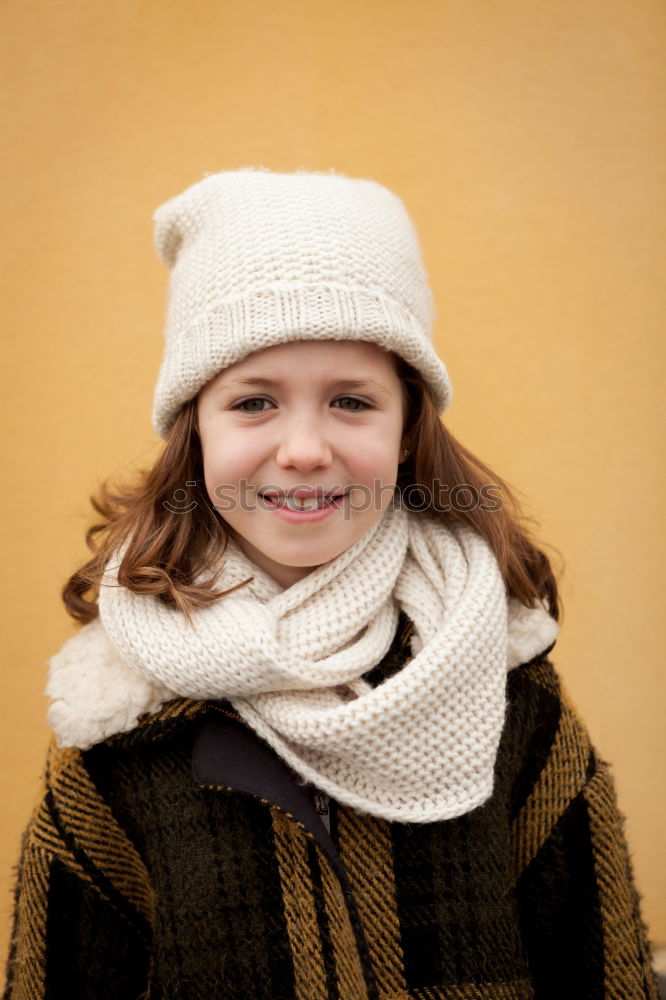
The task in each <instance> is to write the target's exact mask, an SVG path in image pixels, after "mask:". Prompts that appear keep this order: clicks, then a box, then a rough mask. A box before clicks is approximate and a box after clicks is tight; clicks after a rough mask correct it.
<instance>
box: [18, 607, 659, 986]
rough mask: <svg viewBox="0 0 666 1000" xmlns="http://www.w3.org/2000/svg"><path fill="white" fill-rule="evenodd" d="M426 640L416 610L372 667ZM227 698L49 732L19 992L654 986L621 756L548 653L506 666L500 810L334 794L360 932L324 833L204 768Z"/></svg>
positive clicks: (335, 829)
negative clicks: (352, 802)
mask: <svg viewBox="0 0 666 1000" xmlns="http://www.w3.org/2000/svg"><path fill="white" fill-rule="evenodd" d="M407 625H408V623H407ZM408 637H409V628H408V627H406V626H405V622H404V620H403V622H402V623H401V628H400V629H399V632H398V633H397V636H396V642H395V643H394V647H393V648H392V650H391V651H390V653H389V654H388V655H387V657H386V659H385V661H384V663H383V664H381V665H380V667H379V668H375V670H374V671H372V674H371V675H369V679H370V680H371V683H381V681H382V679H383V678H384V677H386V676H389V675H390V674H391V673H392V672H394V671H395V670H396V669H399V668H400V666H401V664H402V663H404V659H405V656H406V655H407V648H408V647H407V640H408ZM217 707H218V706H215V705H211V704H209V703H205V702H192V701H186V700H184V699H179V700H177V701H173V702H171V703H169V704H168V705H166V706H165V707H164V709H163V710H162V711H161V712H160V713H159V714H157V715H155V716H152V717H150V718H146V719H143V720H142V721H141V723H140V724H139V726H137V727H136V729H134V730H132V732H130V733H125V734H119V735H118V736H115V737H113V738H111V739H110V740H107V741H106V742H104V743H102V744H99V745H97V746H95V747H93V748H92V749H91V750H88V751H85V752H81V751H78V750H72V749H65V750H59V749H57V748H56V747H55V746H51V747H50V749H49V754H48V760H47V766H46V771H45V776H44V786H43V789H42V794H41V797H40V800H39V803H38V806H37V808H36V809H35V812H34V815H33V816H32V817H31V819H30V822H29V824H28V827H27V830H26V832H25V834H24V838H23V842H22V849H21V857H20V862H19V865H18V867H17V877H16V897H15V907H14V932H13V938H12V944H11V951H10V955H9V962H8V978H7V987H6V992H5V1000H42V998H49V1000H61V998H62V1000H64V998H67V1000H78V998H86V1000H87V998H90V1000H93V998H94V1000H106V998H109V1000H111V998H116V1000H139V998H143V1000H189V998H196V1000H217V998H225V1000H226V998H229V1000H232V998H248V1000H249V998H252V1000H366V998H368V1000H372V998H374V997H377V998H379V1000H454V998H461V1000H462V998H465V1000H472V998H473V1000H491V998H492V1000H529V998H536V1000H550V998H553V1000H555V998H557V1000H577V998H581V1000H582V998H586V1000H587V998H589V1000H593V998H594V1000H596V998H599V1000H602V998H612V1000H625V998H626V1000H637V998H652V1000H657V989H656V984H655V980H654V976H653V973H652V969H651V964H650V955H649V950H648V943H647V935H646V930H645V927H644V925H643V923H642V920H641V916H640V910H639V900H638V896H637V893H636V889H635V887H634V881H633V876H632V871H631V865H630V860H629V857H628V852H627V847H626V841H625V837H624V832H623V824H622V817H621V815H620V813H619V812H618V809H617V804H616V799H615V794H614V790H613V785H612V779H611V776H610V772H609V767H608V765H607V764H606V763H605V762H603V761H601V760H600V759H599V758H598V757H597V755H596V754H595V752H594V749H593V747H592V746H591V744H590V740H589V738H588V735H587V733H586V730H585V728H584V726H583V725H582V724H581V722H580V720H579V719H578V718H577V717H576V715H575V712H574V711H573V709H572V708H571V706H570V704H569V701H568V699H567V697H566V695H565V694H564V692H563V691H562V687H561V683H560V681H559V679H558V677H557V674H556V672H555V670H554V668H553V666H552V664H551V662H550V661H549V660H548V659H547V657H545V656H544V657H541V658H538V659H537V660H536V661H535V662H532V663H530V664H526V665H525V666H523V667H520V668H518V669H517V670H514V671H512V672H511V674H510V676H509V686H508V712H507V719H506V724H505V728H504V733H503V738H502V743H501V747H500V751H499V754H498V759H497V767H496V780H495V790H494V794H493V796H492V797H491V799H490V800H489V801H488V802H486V803H485V804H484V805H483V806H482V807H480V808H478V809H475V810H474V811H473V812H471V813H468V814H467V815H465V816H461V817H459V818H457V819H454V820H448V821H446V822H442V823H432V824H426V825H419V824H397V823H388V822H385V821H383V820H379V819H376V818H373V817H369V816H365V815H360V814H358V813H356V812H355V811H354V810H352V809H347V808H345V807H343V806H340V805H339V804H337V803H335V802H331V803H330V825H331V838H332V841H333V843H334V845H335V848H336V850H337V852H338V854H339V857H340V860H341V861H342V863H343V865H344V869H345V871H346V873H347V875H348V880H349V886H350V887H351V891H352V893H353V898H354V900H355V902H356V908H357V911H358V917H360V923H361V925H362V932H363V933H362V936H363V939H364V940H363V942H362V943H363V944H364V947H363V948H361V947H359V935H358V932H356V933H355V930H354V926H353V920H352V919H351V917H350V911H349V902H348V899H347V897H346V894H345V891H343V887H342V885H341V882H340V879H339V877H338V875H337V874H336V872H335V871H334V866H333V865H332V864H331V861H330V856H327V854H326V852H325V851H324V850H322V848H321V845H320V844H319V843H318V840H317V837H316V836H313V834H312V833H311V832H310V831H309V830H308V829H306V828H305V827H304V826H303V825H302V824H301V823H299V822H297V821H296V820H295V819H294V817H293V816H290V815H289V814H287V813H285V812H284V811H283V810H281V809H280V808H279V807H278V806H276V805H275V803H273V802H271V801H270V799H268V798H263V797H262V796H256V795H249V794H246V793H244V792H243V791H242V789H241V788H229V787H224V788H223V787H219V788H215V787H203V786H200V785H198V784H197V782H196V781H195V780H194V778H193V776H192V751H193V747H194V743H195V740H196V738H197V732H198V731H199V730H200V727H201V725H202V724H203V722H204V721H205V720H206V718H209V717H210V713H211V712H214V711H215V710H216V708H217Z"/></svg>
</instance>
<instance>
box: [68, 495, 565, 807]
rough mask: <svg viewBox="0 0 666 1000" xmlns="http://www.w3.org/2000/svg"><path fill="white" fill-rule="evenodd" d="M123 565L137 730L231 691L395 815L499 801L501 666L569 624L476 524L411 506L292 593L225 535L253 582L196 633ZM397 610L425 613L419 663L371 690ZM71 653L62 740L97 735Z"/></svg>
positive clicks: (116, 590)
mask: <svg viewBox="0 0 666 1000" xmlns="http://www.w3.org/2000/svg"><path fill="white" fill-rule="evenodd" d="M118 564H119V563H118V560H117V559H114V560H111V562H110V563H109V565H108V566H107V570H106V574H105V577H104V580H103V586H102V587H101V588H100V597H99V610H100V618H101V626H102V628H103V630H104V632H105V634H106V641H107V643H108V642H109V641H110V644H111V646H112V647H113V649H114V650H115V651H116V653H119V654H120V658H121V659H122V661H123V669H124V670H125V679H127V680H129V678H128V677H127V675H128V674H132V673H133V674H134V678H133V679H132V680H131V681H130V683H131V684H133V685H134V689H135V695H134V696H133V699H131V701H132V704H131V712H130V716H131V718H129V719H127V720H125V723H126V724H127V722H129V723H130V724H131V722H132V721H134V720H135V719H136V717H137V715H138V714H139V713H140V712H142V711H143V712H146V711H155V707H156V706H158V705H159V704H161V703H163V702H164V701H166V700H168V698H169V697H171V698H173V697H177V696H184V697H188V698H194V699H223V698H225V699H229V700H230V701H231V703H232V704H233V706H234V707H235V708H236V710H237V711H238V712H239V713H240V715H241V716H242V718H243V719H244V720H245V721H246V722H247V723H248V724H249V725H250V726H251V727H252V728H253V729H254V730H255V731H256V732H257V733H258V734H259V735H260V736H261V737H263V738H264V739H265V740H266V741H267V742H268V743H269V744H270V745H271V746H272V747H273V748H274V750H275V751H276V752H277V753H278V754H279V755H280V757H282V758H283V759H284V760H285V761H287V762H288V764H290V765H291V766H292V768H293V769H294V770H295V771H296V772H297V773H298V774H299V775H300V776H301V777H302V778H304V779H306V780H308V781H310V782H312V783H313V784H314V785H316V786H317V787H318V788H320V789H322V790H323V791H325V792H327V793H328V794H329V795H331V796H333V797H334V798H336V799H337V800H338V801H340V802H342V803H344V804H346V805H349V806H352V807H353V808H355V809H357V810H359V811H362V812H368V813H371V814H373V815H376V816H381V817H383V818H385V819H388V820H396V821H401V822H433V821H435V820H442V819H447V818H450V817H452V816H458V815H460V814H462V813H465V812H468V811H469V810H470V809H473V808H475V807H476V806H478V805H480V804H481V803H482V802H484V801H485V800H486V799H487V798H488V797H489V796H490V795H491V793H492V787H493V769H494V763H495V756H496V752H497V747H498V744H499V739H500V735H501V731H502V726H503V721H504V715H505V685H506V672H507V668H508V667H511V666H514V665H516V664H517V663H519V662H524V661H525V659H529V658H531V656H534V655H536V654H537V653H538V652H541V651H542V650H543V649H544V648H546V646H547V645H550V644H551V643H552V641H553V640H554V638H555V636H556V634H557V631H558V626H557V624H556V623H555V622H554V620H553V619H552V618H551V617H550V616H549V615H547V614H546V612H545V610H544V609H543V608H538V607H537V608H534V609H526V608H523V606H522V605H518V604H517V602H513V607H512V609H509V606H508V604H507V598H506V591H505V586H504V582H503V579H502V576H501V574H500V571H499V568H498V566H497V562H496V560H495V557H494V555H493V553H492V550H491V549H490V548H489V546H488V545H487V544H486V542H485V541H484V540H483V539H482V538H481V537H480V536H479V535H478V534H477V533H476V532H475V531H474V530H473V529H472V528H471V527H469V526H468V525H466V524H461V523H458V522H451V523H450V524H445V523H443V522H442V520H441V519H435V518H434V516H432V515H430V514H424V513H408V512H406V511H405V510H402V509H397V510H395V509H392V508H389V509H388V510H387V511H386V512H385V513H384V514H383V515H382V517H381V518H380V519H379V521H378V522H377V523H376V524H375V525H373V527H372V528H371V529H370V530H369V531H368V532H366V533H365V534H364V535H363V536H362V538H360V539H359V540H358V541H357V542H356V543H355V544H354V545H352V546H351V548H349V549H347V550H346V551H345V552H343V553H342V554H341V555H339V556H338V557H336V558H335V559H333V560H331V561H330V562H329V563H326V564H324V565H322V566H320V567H318V568H317V569H315V570H314V571H313V572H312V573H310V574H309V575H308V576H306V577H305V578H304V579H302V580H300V581H299V582H298V583H296V584H294V585H293V586H291V587H289V588H287V589H286V590H283V589H282V588H281V587H280V586H279V585H278V584H277V583H275V582H274V581H273V580H272V579H271V578H270V577H269V576H268V575H267V574H265V573H264V572H262V571H261V570H259V569H258V567H257V566H255V565H254V564H253V563H252V562H250V561H249V560H248V559H247V558H246V557H245V555H244V554H243V553H242V551H241V550H240V548H239V547H238V546H237V545H236V544H235V542H233V541H231V542H230V544H229V546H228V548H227V552H226V553H225V556H224V561H223V567H224V568H223V571H222V574H221V576H220V580H219V587H220V589H223V588H224V589H226V588H228V587H229V586H233V585H234V584H236V583H239V582H241V581H243V580H247V579H248V577H250V576H253V577H254V579H253V581H252V583H250V584H249V585H248V586H246V587H243V588H241V589H240V590H238V591H236V592H234V593H232V594H230V595H228V596H226V597H223V598H222V599H221V600H220V601H218V602H216V603H215V604H213V605H211V606H209V607H208V608H205V609H203V610H202V611H198V612H195V613H194V615H193V618H194V623H195V626H194V628H192V627H189V626H188V625H187V623H186V622H185V619H184V617H183V615H182V614H181V613H180V612H178V611H176V610H173V609H170V608H167V607H166V606H165V605H164V604H163V603H162V602H160V601H159V600H158V599H157V598H153V597H146V596H142V595H137V594H134V593H132V592H131V591H129V590H127V589H126V588H124V587H119V586H118V585H117V576H116V570H117V566H118ZM114 583H115V586H113V584H114ZM400 608H403V609H404V611H405V612H406V613H407V615H408V616H409V618H410V619H411V620H412V621H413V623H414V635H413V637H412V643H411V651H412V658H411V659H410V660H409V661H408V662H407V663H406V664H405V665H404V667H403V668H402V669H401V670H400V671H399V672H398V673H396V674H395V675H393V676H392V677H390V678H389V679H388V680H386V681H384V682H383V683H382V684H380V685H379V686H378V687H375V688H373V687H371V686H370V685H369V684H368V683H367V682H366V681H365V680H364V679H363V676H362V675H363V674H364V673H366V672H367V671H369V670H370V669H371V668H372V667H374V666H375V665H376V664H378V663H379V662H380V661H381V660H382V658H383V656H384V655H385V654H386V652H387V651H388V649H389V647H390V645H391V642H392V640H393V636H394V634H395V629H396V625H397V619H398V613H399V610H400ZM509 619H511V626H509ZM94 624H97V623H94ZM99 627H100V626H99V624H97V630H96V635H97V633H98V632H99ZM86 628H88V629H90V626H86ZM77 638H78V636H75V637H74V640H70V642H73V641H75V640H76V639H77ZM99 639H100V637H99V635H97V640H96V641H99ZM109 652H110V651H109ZM82 653H83V650H82V649H80V650H79V651H78V654H77V655H79V656H80V655H81V654H82ZM63 654H65V650H63V651H62V652H61V653H60V654H58V655H57V656H56V657H53V658H52V661H51V665H52V673H51V678H50V682H49V684H50V688H49V689H48V693H49V694H51V696H52V697H53V698H54V702H53V705H52V706H51V711H50V713H49V721H51V723H52V725H53V726H54V728H55V729H56V732H58V730H59V729H60V730H61V731H60V738H61V741H62V742H65V743H68V742H70V743H71V742H75V740H76V737H77V735H78V744H80V743H81V742H84V743H85V741H86V739H87V740H88V741H89V740H90V730H88V731H87V732H86V731H85V724H84V726H83V730H81V728H80V727H79V730H78V733H77V731H76V730H77V725H76V723H77V720H76V719H74V720H73V719H72V712H71V706H72V697H71V683H72V673H71V663H72V655H71V651H70V654H69V655H67V654H65V656H64V660H63V659H62V657H63ZM58 657H60V658H61V659H60V660H58ZM74 658H75V659H76V656H75V657H74ZM112 658H113V654H112V653H111V659H112ZM108 659H109V656H108V655H107V660H108ZM68 665H69V667H70V674H69V677H67V667H68ZM107 665H108V664H107ZM63 667H64V668H65V669H64V670H63ZM116 667H117V664H116ZM128 668H129V669H128ZM106 681H107V684H106V697H107V699H108V697H109V694H110V693H111V695H112V694H113V690H114V684H113V683H111V682H109V677H108V676H107V677H106ZM68 683H69V688H68V690H66V688H67V686H68ZM99 683H100V681H99V679H98V681H97V684H98V687H99ZM119 683H120V682H119ZM68 697H69V715H68V714H67V712H68V708H67V705H66V704H65V702H66V701H67V700H68ZM84 700H85V699H84ZM112 701H113V698H112ZM106 711H107V714H108V711H109V707H108V701H107V706H106ZM63 713H64V714H63ZM78 721H80V719H79V720H78ZM98 721H100V720H99V719H98ZM72 726H73V730H74V738H72V735H73V733H72ZM118 726H119V720H118V719H117V718H116V719H115V720H114V721H113V723H112V728H114V729H115V728H118ZM108 728H109V726H108V724H107V725H106V726H105V725H104V722H103V721H102V722H101V732H104V730H105V729H108ZM120 728H123V724H122V723H120ZM99 732H100V731H98V732H93V740H94V739H95V738H96V737H99ZM106 735H108V732H104V736H106ZM82 736H83V739H81V737H82ZM102 738H103V737H102ZM78 744H77V745H78Z"/></svg>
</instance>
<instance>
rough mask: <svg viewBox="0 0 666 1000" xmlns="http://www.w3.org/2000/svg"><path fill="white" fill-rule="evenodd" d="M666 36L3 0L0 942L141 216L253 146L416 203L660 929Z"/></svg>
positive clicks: (520, 14)
mask: <svg viewBox="0 0 666 1000" xmlns="http://www.w3.org/2000/svg"><path fill="white" fill-rule="evenodd" d="M665 52H666V8H665V7H664V5H663V3H662V2H660V0H568V2H566V3H555V2H553V0H493V2H492V3H488V2H486V0H464V2H463V0H410V2H409V3H405V2H402V0H336V2H335V3H330V2H326V3H323V2H319V0H271V2H268V0H266V2H261V0H187V2H186V0H168V2H165V0H141V2H136V0H113V2H112V3H109V2H108V0H104V2H102V0H85V2H84V0H66V2H64V0H48V2H47V0H41V2H36V0H20V2H19V0H4V3H3V4H2V6H1V7H0V66H1V67H2V71H1V72H2V80H1V86H0V100H1V101H2V105H3V110H2V119H1V127H2V132H3V135H2V149H3V156H2V158H0V184H1V191H2V208H3V212H2V214H3V224H4V237H3V239H2V242H1V245H0V254H1V255H2V257H1V261H0V266H1V267H2V271H1V275H2V284H3V293H2V304H3V317H2V318H3V326H4V333H3V336H2V338H1V341H2V344H1V348H2V355H3V358H2V360H3V363H4V368H3V371H4V372H5V375H4V378H3V384H2V396H1V406H2V427H3V431H4V433H3V444H4V461H3V463H2V475H3V485H2V490H1V497H0V501H1V504H2V510H1V515H2V523H3V526H4V541H3V545H4V553H3V570H4V574H3V584H2V593H1V604H0V606H1V608H2V615H3V618H4V626H3V634H4V636H5V640H4V642H5V668H4V675H3V684H4V697H3V699H2V708H1V711H2V719H1V720H0V761H2V789H1V791H0V796H1V799H0V800H1V801H2V804H3V809H2V811H3V814H4V822H3V828H2V834H1V841H0V907H1V912H0V933H1V934H2V939H3V940H2V955H3V957H4V954H5V947H4V941H5V938H6V936H7V933H8V927H9V910H10V904H11V887H12V884H13V878H12V873H11V866H12V865H13V864H14V863H15V861H16V859H17V856H18V846H19V837H20V832H21V830H22V828H23V826H24V825H25V823H26V821H27V818H28V816H29V813H30V809H31V806H32V804H33V802H34V801H35V796H36V790H37V783H38V778H39V775H40V772H41V769H42V764H43V759H44V752H45V748H46V744H47V740H48V730H47V726H46V722H45V712H46V699H45V698H44V696H43V693H42V692H43V689H44V685H45V680H46V660H47V658H48V657H49V656H50V655H52V654H53V653H54V652H55V651H56V650H57V649H58V648H59V646H60V645H61V644H62V642H63V641H64V640H65V638H67V637H68V636H69V635H70V634H72V632H73V630H74V629H73V624H72V622H71V620H70V619H69V618H68V617H67V615H66V614H65V612H64V609H63V607H62V605H61V603H60V598H59V591H60V588H61V586H62V584H63V583H64V581H65V578H66V576H67V575H68V574H69V573H71V572H72V571H73V570H74V568H75V567H76V566H77V564H78V563H80V562H81V561H82V559H83V557H84V555H85V552H86V550H85V545H84V541H83V532H84V529H85V527H86V526H87V525H88V524H89V523H90V510H89V505H88V500H87V498H88V496H89V494H90V493H91V492H92V491H93V489H94V488H95V486H96V485H97V483H98V482H99V481H101V480H102V479H103V478H105V477H107V476H109V475H114V474H118V473H122V472H127V471H129V470H130V469H132V468H135V467H136V466H137V465H139V464H142V463H144V462H147V461H150V460H151V458H152V457H154V455H155V454H156V451H157V439H156V437H155V436H154V434H153V432H152V429H151V427H150V420H149V416H150V405H151V399H152V391H153V385H154V381H155V378H156V375H157V367H158V363H159V360H160V357H161V350H162V344H161V329H162V322H163V313H164V303H165V292H166V269H165V268H164V267H163V265H162V264H160V263H159V261H158V260H157V258H156V256H155V254H154V252H153V249H152V223H151V213H152V211H153V209H154V208H155V207H156V206H157V205H158V204H160V203H161V202H162V201H163V200H165V199H166V198H168V197H170V196H171V195H174V194H176V193H178V192H179V191H180V190H181V189H182V188H183V187H185V186H186V185H188V184H190V183H193V182H194V181H196V180H198V179H200V178H201V177H202V176H203V174H204V173H205V172H212V171H216V170H222V169H231V168H236V167H241V166H246V165H250V164H255V165H265V166H268V167H271V168H272V169H277V170H292V169H298V168H300V167H305V168H309V169H316V170H327V169H329V168H330V167H333V168H334V169H336V170H338V171H341V172H344V173H348V174H350V175H353V176H369V177H373V178H375V179H377V180H379V181H381V182H382V183H384V184H386V185H388V186H389V187H390V188H392V189H394V190H395V191H396V192H397V193H398V194H400V195H401V197H402V198H403V199H404V201H405V203H406V205H407V207H408V209H409V211H410V212H411V214H412V216H413V218H414V220H415V222H416V225H417V227H418V229H419V233H420V236H421V240H422V244H423V249H424V255H425V261H426V267H427V270H428V272H429V274H430V276H431V281H432V287H433V291H434V294H435V299H436V302H437V306H438V314H439V318H438V322H437V326H436V336H437V343H438V347H439V350H440V353H441V354H442V356H443V358H444V359H445V361H446V363H447V365H448V367H449V370H450V373H451V376H452V379H453V385H454V393H455V400H454V403H453V406H452V408H451V410H450V411H448V415H447V423H448V425H449V426H450V427H451V429H452V430H453V432H454V434H456V435H457V436H458V437H459V438H460V439H461V440H462V441H463V442H464V443H465V444H466V445H467V446H468V447H469V448H471V449H472V451H474V452H476V453H478V454H479V455H480V456H481V457H482V458H483V459H484V460H485V461H486V462H488V463H489V464H490V466H491V467H494V468H496V469H497V471H498V472H499V473H500V474H501V475H504V476H505V477H506V478H507V479H508V480H509V481H510V482H511V483H513V484H514V485H515V486H516V487H517V488H518V490H519V491H520V493H521V494H522V496H523V497H524V498H525V501H526V504H527V509H528V510H529V511H530V512H531V513H532V514H533V515H534V517H535V518H536V519H537V520H538V522H539V524H540V529H539V534H540V537H541V538H542V539H543V540H545V541H546V542H548V543H550V544H551V545H552V546H555V547H556V548H557V549H558V550H559V551H560V552H561V553H562V555H563V557H564V561H565V573H564V577H563V580H562V590H563V597H564V603H565V619H564V627H563V630H562V633H561V637H560V640H559V642H558V644H557V647H556V649H555V652H554V657H555V662H556V664H557V666H558V668H559V670H560V672H561V674H562V675H563V677H564V679H565V682H566V683H567V685H568V687H569V690H570V691H571V693H572V695H573V697H574V699H575V701H576V703H577V705H578V708H579V710H580V713H581V714H582V716H583V717H584V718H585V720H586V722H587V724H588V726H589V728H590V730H591V733H592V736H593V739H594V741H595V742H596V744H597V747H598V749H599V750H600V752H601V753H602V755H604V756H606V757H608V758H610V759H611V760H612V761H614V764H615V774H616V782H617V786H618V793H619V800H620V805H621V808H622V810H623V812H624V813H625V814H626V816H627V824H626V825H627V835H628V838H629V842H630V846H631V851H632V855H633V859H634V865H635V870H636V876H637V881H638V884H639V888H640V890H641V891H642V893H643V895H644V902H643V906H644V913H645V916H646V919H647V921H648V923H649V927H650V932H651V936H652V938H653V940H655V941H656V942H666V905H665V904H666V891H665V890H666V871H665V868H664V864H663V829H664V821H665V814H664V813H665V811H664V780H663V774H664V764H665V763H666V736H665V733H666V727H665V726H664V704H665V697H664V696H665V693H666V692H665V690H664V688H665V681H664V668H663V649H664V646H665V640H666V636H665V635H664V617H665V616H664V613H663V608H664V603H663V597H664V588H663V579H664V565H665V557H666V552H665V551H664V549H665V546H664V532H663V530H662V525H663V518H662V517H660V514H662V510H663V497H664V485H665V484H664V461H663V451H661V452H660V445H663V438H662V429H663V420H664V412H663V410H664V402H663V401H664V396H665V393H664V376H665V372H664V363H663V362H664V333H663V322H664V301H663V299H664V280H663V276H662V273H661V271H662V268H661V266H660V265H661V264H662V263H663V260H664V252H665V250H666V247H665V246H664V244H665V242H666V241H665V240H664V225H663V218H664V193H665V187H666V185H665V183H664V180H665V178H664V164H665V163H666V141H665V139H666V136H665V131H666V117H665V116H664V104H665V97H666V86H665V80H664V77H665V76H666V72H665V57H664V53H665Z"/></svg>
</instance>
